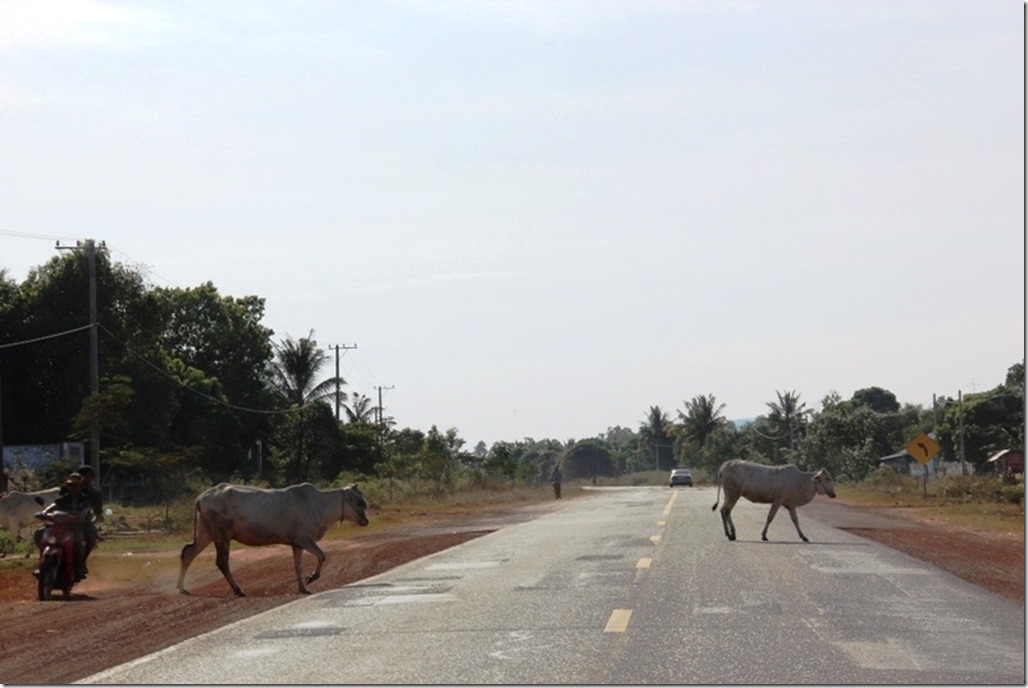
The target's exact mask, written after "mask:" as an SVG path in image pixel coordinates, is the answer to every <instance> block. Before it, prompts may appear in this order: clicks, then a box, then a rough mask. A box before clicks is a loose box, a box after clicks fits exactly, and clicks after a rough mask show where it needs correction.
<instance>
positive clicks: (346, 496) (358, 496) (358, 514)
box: [343, 483, 368, 526]
mask: <svg viewBox="0 0 1028 688" xmlns="http://www.w3.org/2000/svg"><path fill="white" fill-rule="evenodd" d="M367 508H368V500H366V499H365V498H364V495H363V494H362V493H361V491H360V489H358V487H357V484H356V483H354V484H353V485H347V486H346V487H344V488H343V520H345V519H346V516H347V514H349V516H350V518H351V519H353V521H354V522H356V523H357V525H361V526H366V525H368V517H367V515H366V514H365V513H364V512H365V511H366V510H367Z"/></svg>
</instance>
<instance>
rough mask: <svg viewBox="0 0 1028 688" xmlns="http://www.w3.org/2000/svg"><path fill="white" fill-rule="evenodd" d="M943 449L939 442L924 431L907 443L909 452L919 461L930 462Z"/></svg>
mask: <svg viewBox="0 0 1028 688" xmlns="http://www.w3.org/2000/svg"><path fill="white" fill-rule="evenodd" d="M941 450H942V447H940V446H939V443H938V442H936V441H935V440H933V439H932V438H931V437H929V436H928V435H926V434H924V433H923V432H922V433H921V434H920V435H918V436H917V437H915V438H914V439H912V440H910V444H908V445H907V453H908V454H910V455H911V456H913V457H914V458H915V459H916V460H917V462H918V463H928V462H929V461H931V460H932V458H933V457H934V456H935V455H936V454H938V453H939V452H940V451H941Z"/></svg>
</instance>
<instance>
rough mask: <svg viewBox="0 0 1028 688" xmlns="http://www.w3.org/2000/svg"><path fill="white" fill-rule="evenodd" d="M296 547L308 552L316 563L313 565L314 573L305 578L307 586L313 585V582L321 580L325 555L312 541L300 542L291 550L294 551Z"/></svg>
mask: <svg viewBox="0 0 1028 688" xmlns="http://www.w3.org/2000/svg"><path fill="white" fill-rule="evenodd" d="M297 547H301V548H303V549H305V550H307V551H308V552H310V553H311V554H312V555H313V556H314V559H315V560H316V561H317V563H316V564H315V565H314V573H312V574H311V575H309V576H307V581H306V582H307V584H310V583H313V582H314V581H316V580H318V579H319V578H321V565H322V564H324V563H325V553H324V552H322V551H321V548H320V547H318V543H316V542H314V540H305V541H303V542H300V543H298V544H297V545H294V547H293V549H294V550H296V548H297ZM297 556H299V555H297Z"/></svg>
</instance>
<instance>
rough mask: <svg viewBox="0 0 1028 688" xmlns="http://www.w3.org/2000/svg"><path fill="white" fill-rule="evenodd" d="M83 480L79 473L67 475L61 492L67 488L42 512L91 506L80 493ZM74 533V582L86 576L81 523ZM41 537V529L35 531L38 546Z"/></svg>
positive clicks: (73, 510)
mask: <svg viewBox="0 0 1028 688" xmlns="http://www.w3.org/2000/svg"><path fill="white" fill-rule="evenodd" d="M83 485H84V481H83V480H82V475H81V474H79V473H72V474H71V475H69V476H68V479H67V480H66V481H65V482H64V486H63V487H62V488H61V489H62V492H63V491H64V490H65V489H67V492H64V493H63V494H61V496H60V497H58V498H57V499H56V500H54V503H53V504H51V505H50V506H48V507H46V508H45V509H43V513H44V514H48V513H50V512H52V511H70V512H72V513H76V514H77V513H80V512H82V511H84V510H85V509H88V508H90V507H91V506H92V504H91V503H90V500H89V498H88V497H86V496H85V495H84V494H83V493H82V487H83ZM74 533H75V542H74V548H75V557H74V558H75V562H74V563H75V582H76V583H77V582H79V581H80V580H82V579H83V578H85V577H86V570H85V569H86V564H85V562H86V553H85V538H84V533H83V527H82V525H76V526H75V527H74ZM42 538H43V529H40V530H38V531H36V546H37V547H38V546H39V543H40V541H41V540H42Z"/></svg>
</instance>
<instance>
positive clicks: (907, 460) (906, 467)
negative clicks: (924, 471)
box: [878, 450, 917, 473]
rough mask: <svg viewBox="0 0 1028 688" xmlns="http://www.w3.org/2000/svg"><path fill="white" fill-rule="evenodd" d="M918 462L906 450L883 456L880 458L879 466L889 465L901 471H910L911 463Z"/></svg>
mask: <svg viewBox="0 0 1028 688" xmlns="http://www.w3.org/2000/svg"><path fill="white" fill-rule="evenodd" d="M915 463H917V461H916V460H915V459H914V457H913V456H911V455H910V453H909V452H907V451H906V450H904V451H901V452H897V453H895V454H889V455H888V456H882V457H880V458H879V459H878V465H879V466H888V467H889V468H892V469H893V470H896V471H899V472H900V473H910V467H911V465H913V464H915Z"/></svg>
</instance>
